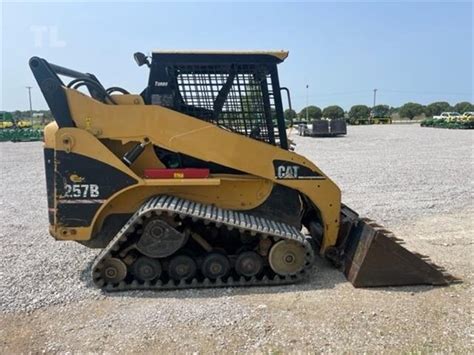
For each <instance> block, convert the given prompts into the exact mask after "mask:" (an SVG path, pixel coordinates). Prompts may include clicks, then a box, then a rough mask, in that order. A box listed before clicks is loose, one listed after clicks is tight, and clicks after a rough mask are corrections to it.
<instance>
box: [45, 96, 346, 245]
mask: <svg viewBox="0 0 474 355" xmlns="http://www.w3.org/2000/svg"><path fill="white" fill-rule="evenodd" d="M65 91H66V95H67V99H68V104H69V108H70V111H71V115H72V117H73V120H74V122H75V124H76V126H77V128H63V129H58V130H57V131H56V133H55V137H56V138H55V144H54V146H55V149H56V150H64V151H66V152H67V151H70V152H74V153H77V154H82V155H85V156H89V157H92V158H94V159H97V160H100V161H102V162H104V163H106V164H109V165H111V166H113V167H115V168H116V169H118V170H120V171H123V172H125V173H126V174H128V175H130V176H132V177H133V178H135V179H136V180H137V181H138V184H137V185H134V186H131V187H129V188H126V189H124V190H121V191H119V192H117V193H116V194H115V195H113V196H112V197H111V198H110V199H109V200H108V201H107V202H106V203H104V205H103V206H102V207H101V209H100V210H99V212H98V213H97V214H96V216H95V218H94V221H93V223H92V225H91V226H90V228H77V230H76V231H75V232H74V233H75V234H74V233H65V232H63V231H62V230H61V227H60V226H57V230H56V231H55V232H54V236H55V237H56V238H60V239H76V240H86V239H90V238H91V236H92V235H93V232H94V231H95V230H96V229H97V228H98V227H99V226H100V225H101V223H102V222H103V220H104V218H105V217H106V216H107V215H108V214H110V213H113V212H118V211H120V212H124V211H128V212H133V211H134V210H136V208H138V206H139V205H140V204H141V203H143V201H144V200H146V199H147V198H148V197H150V196H152V195H156V194H158V193H168V194H173V195H177V196H180V197H184V198H189V199H193V200H196V201H199V202H203V203H211V204H215V205H216V206H218V207H221V208H230V209H250V208H254V207H256V206H258V205H260V204H261V203H263V202H264V201H265V199H266V198H267V197H268V196H269V194H270V192H271V189H272V186H273V185H274V184H275V183H278V184H281V185H284V186H287V187H290V188H292V189H295V190H298V191H299V192H300V193H302V194H304V195H306V196H307V197H308V198H309V199H310V200H311V201H312V203H313V204H314V205H315V206H316V207H317V208H318V210H319V212H320V215H321V217H322V220H323V225H324V240H323V247H322V251H324V250H325V249H326V248H327V247H329V246H332V245H334V244H335V242H336V239H337V234H338V228H339V214H340V208H341V203H340V190H339V188H338V187H337V186H336V184H335V183H334V182H332V181H331V180H330V179H329V178H328V177H326V176H325V175H324V173H323V172H322V171H321V170H320V169H319V168H318V167H317V166H316V165H314V164H313V163H312V162H310V161H309V160H307V159H306V158H304V157H303V156H300V155H298V154H296V153H294V152H290V151H287V150H284V149H281V148H279V147H275V146H273V145H270V144H267V143H264V142H260V141H257V140H254V139H251V138H248V137H246V136H243V135H240V134H236V133H232V132H229V131H227V130H225V129H222V128H220V127H218V126H215V125H213V124H210V123H207V122H205V121H203V120H199V119H196V118H193V117H190V116H187V115H184V114H181V113H179V112H176V111H173V110H169V109H167V108H164V107H161V106H157V105H153V106H148V105H106V104H102V103H100V102H98V101H96V100H94V99H91V98H89V97H87V96H85V95H84V94H81V93H79V92H78V91H76V90H72V89H66V88H65ZM49 129H52V128H47V130H46V132H48V130H49ZM145 138H147V139H149V140H150V143H151V144H153V145H158V146H160V147H163V148H165V149H168V150H170V151H174V152H179V153H184V154H187V155H190V156H193V157H195V158H197V159H201V160H204V161H212V162H215V163H217V164H220V165H223V166H228V167H231V168H233V169H236V170H239V171H242V172H245V173H247V174H248V175H249V176H250V178H242V177H239V178H236V177H235V176H232V175H231V176H211V179H210V180H209V182H207V183H205V184H203V183H201V182H194V183H193V182H190V183H189V184H190V185H186V183H185V182H180V183H176V184H171V185H170V184H167V182H166V181H164V182H163V181H162V182H153V183H151V181H149V180H147V179H143V178H142V176H143V167H144V166H146V167H155V166H158V167H159V166H160V165H159V164H160V162H159V161H158V160H157V159H156V157H155V161H154V163H153V161H152V160H149V159H147V158H146V157H141V159H143V160H144V161H142V162H141V163H139V161H137V162H136V163H135V164H136V166H135V164H134V165H132V166H131V167H127V166H126V165H125V164H124V163H123V162H122V161H121V160H120V158H119V156H120V155H119V154H120V153H118V152H117V151H115V152H114V153H115V154H114V153H113V152H111V151H110V150H109V149H108V148H107V146H106V145H109V146H110V145H114V144H115V145H117V144H119V145H123V147H122V148H123V149H122V150H123V151H126V148H125V146H126V145H127V144H129V143H130V142H143V141H144V139H145ZM46 141H47V142H48V143H47V144H50V143H51V142H50V140H49V138H46ZM103 142H104V143H103ZM117 142H120V143H117ZM132 144H134V143H132ZM149 154H151V152H149ZM273 160H284V161H288V162H293V163H296V164H300V165H303V166H306V167H308V168H310V169H311V170H313V171H316V172H317V173H319V174H321V175H322V176H323V177H324V178H323V179H318V180H303V179H300V180H286V179H277V178H276V177H275V171H274V166H273ZM146 164H148V165H146ZM150 164H151V165H152V166H150ZM161 166H162V165H161ZM190 180H191V179H190ZM217 181H219V183H217ZM196 184H200V186H196Z"/></svg>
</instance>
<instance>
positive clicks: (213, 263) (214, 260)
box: [201, 253, 230, 280]
mask: <svg viewBox="0 0 474 355" xmlns="http://www.w3.org/2000/svg"><path fill="white" fill-rule="evenodd" d="M201 271H202V273H203V275H204V276H205V277H208V278H210V279H213V280H215V279H218V278H222V277H224V276H227V274H228V273H229V271H230V262H229V259H227V257H226V256H225V255H222V254H218V253H211V254H209V255H207V256H206V257H205V258H204V261H203V262H202V266H201Z"/></svg>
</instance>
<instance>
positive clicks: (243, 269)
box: [235, 251, 263, 277]
mask: <svg viewBox="0 0 474 355" xmlns="http://www.w3.org/2000/svg"><path fill="white" fill-rule="evenodd" d="M262 269H263V259H262V257H261V256H260V255H259V254H257V253H256V252H254V251H245V252H243V253H241V254H239V256H238V257H237V260H236V261H235V271H237V273H238V274H239V275H241V276H246V277H252V276H256V275H258V274H259V273H260V272H261V271H262Z"/></svg>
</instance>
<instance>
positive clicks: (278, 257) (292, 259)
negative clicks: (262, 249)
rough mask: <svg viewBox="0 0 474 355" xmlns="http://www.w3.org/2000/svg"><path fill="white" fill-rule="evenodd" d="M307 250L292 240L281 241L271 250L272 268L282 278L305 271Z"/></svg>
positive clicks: (269, 258)
mask: <svg viewBox="0 0 474 355" xmlns="http://www.w3.org/2000/svg"><path fill="white" fill-rule="evenodd" d="M305 256H306V250H305V248H304V246H303V245H301V244H299V243H296V242H294V241H291V240H281V241H279V242H278V243H276V244H275V245H274V246H273V247H272V248H271V250H270V254H269V255H268V261H269V262H270V267H271V268H272V270H273V271H275V272H276V273H277V274H279V275H282V276H289V275H295V274H297V273H298V272H300V271H301V270H303V268H304V265H305Z"/></svg>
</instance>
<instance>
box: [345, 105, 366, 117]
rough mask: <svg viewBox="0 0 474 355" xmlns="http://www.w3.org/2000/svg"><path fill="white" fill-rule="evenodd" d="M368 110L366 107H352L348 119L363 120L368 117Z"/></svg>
mask: <svg viewBox="0 0 474 355" xmlns="http://www.w3.org/2000/svg"><path fill="white" fill-rule="evenodd" d="M369 115H370V108H369V107H368V106H366V105H354V106H352V107H351V109H350V110H349V117H350V118H353V119H364V118H367V117H369Z"/></svg>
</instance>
